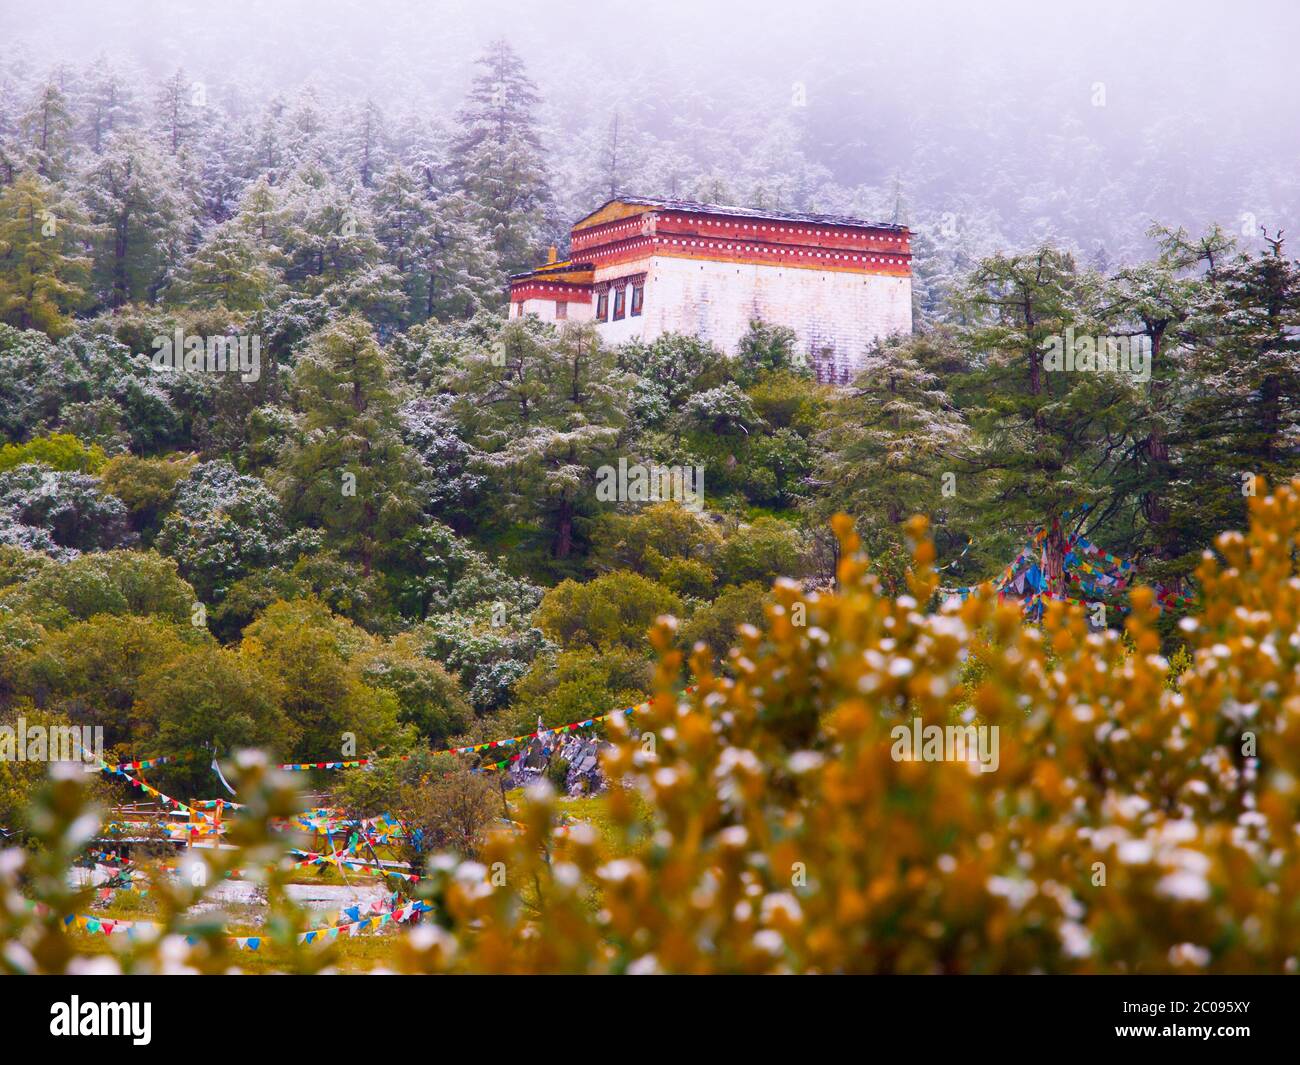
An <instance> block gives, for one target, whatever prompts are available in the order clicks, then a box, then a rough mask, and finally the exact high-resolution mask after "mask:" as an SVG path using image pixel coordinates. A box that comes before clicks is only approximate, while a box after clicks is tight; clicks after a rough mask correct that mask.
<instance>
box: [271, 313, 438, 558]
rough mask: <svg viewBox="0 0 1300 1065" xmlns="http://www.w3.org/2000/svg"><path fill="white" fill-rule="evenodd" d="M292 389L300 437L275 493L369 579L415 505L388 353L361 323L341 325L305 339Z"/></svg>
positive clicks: (414, 480)
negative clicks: (356, 563)
mask: <svg viewBox="0 0 1300 1065" xmlns="http://www.w3.org/2000/svg"><path fill="white" fill-rule="evenodd" d="M292 391H293V395H294V398H295V402H296V404H297V407H298V410H299V412H300V437H299V439H298V440H297V441H296V442H295V444H294V445H293V446H292V447H291V448H290V449H289V450H288V452H287V453H286V455H285V457H284V460H283V462H282V464H281V466H280V469H279V473H278V483H279V485H280V497H281V499H282V500H283V501H284V503H285V508H286V511H287V513H288V514H289V516H290V518H291V520H293V521H295V522H306V523H308V524H311V525H313V526H316V527H318V528H322V529H324V530H325V531H326V533H327V535H328V536H329V537H330V539H331V540H332V541H333V542H334V543H336V544H338V545H339V547H340V548H341V549H342V550H343V551H344V552H345V553H347V554H349V555H350V556H351V557H354V558H356V559H358V560H359V561H360V562H361V564H362V566H363V568H364V571H365V573H366V574H367V575H369V573H370V569H371V567H372V565H373V564H374V561H375V558H376V556H377V555H378V554H379V552H380V550H381V545H383V544H387V543H391V542H395V541H397V540H400V539H401V537H402V536H403V534H404V533H405V531H406V529H407V527H408V526H409V524H410V523H411V522H412V521H413V520H414V518H415V516H416V515H417V514H418V513H419V509H420V504H421V500H420V498H419V492H418V490H417V485H418V483H419V467H418V464H417V460H416V459H415V457H414V456H413V455H412V454H411V452H410V450H409V449H408V448H407V447H406V445H405V444H404V443H402V437H401V420H400V418H399V415H398V408H399V396H398V394H397V392H396V390H395V389H394V387H393V384H392V368H391V366H390V365H389V360H388V357H387V356H386V355H385V353H384V351H383V349H382V348H380V346H379V345H378V344H377V343H376V342H375V338H374V336H373V335H372V334H371V331H370V328H369V326H368V325H366V323H365V322H364V321H362V320H361V319H359V318H357V317H348V318H345V319H342V320H341V321H339V322H336V323H335V324H333V325H331V326H329V327H328V328H326V329H324V330H322V331H321V332H320V333H318V334H316V336H314V337H313V338H312V340H311V343H310V344H309V345H308V347H307V350H306V351H304V352H303V354H302V355H301V356H300V358H299V360H298V364H297V365H296V366H295V367H294V371H293V381H292Z"/></svg>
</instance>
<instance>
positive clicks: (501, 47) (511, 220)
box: [452, 40, 551, 271]
mask: <svg viewBox="0 0 1300 1065" xmlns="http://www.w3.org/2000/svg"><path fill="white" fill-rule="evenodd" d="M478 66H479V67H480V73H479V74H478V75H477V76H476V77H475V79H474V82H473V85H472V86H471V88H470V92H469V96H468V99H467V100H466V103H465V106H464V107H463V108H462V109H461V112H460V114H459V120H460V128H459V132H458V134H457V136H456V139H455V141H454V143H453V145H452V161H453V168H454V172H455V173H456V174H457V175H458V176H459V180H460V183H461V188H462V190H463V191H464V192H465V194H466V197H467V198H468V200H469V201H470V202H471V203H472V204H473V205H474V207H475V210H476V213H477V216H478V220H479V222H480V224H481V225H482V226H483V227H484V228H485V230H486V231H487V233H488V235H489V237H490V239H491V241H492V244H493V247H494V248H495V249H496V252H497V255H498V256H499V258H500V259H501V263H502V266H503V267H504V268H505V269H506V270H507V271H518V270H523V269H526V268H528V267H530V266H532V265H533V259H534V256H535V253H536V252H537V250H538V249H539V246H540V243H541V239H542V232H543V228H544V226H545V222H546V208H547V206H548V205H549V203H550V202H551V190H550V187H549V182H548V179H547V174H546V167H545V163H544V161H543V157H542V148H541V137H540V134H539V133H538V129H537V124H536V118H535V112H536V108H537V105H538V103H539V97H538V94H537V87H536V86H535V85H534V84H533V82H532V81H531V80H530V79H529V77H528V74H527V72H526V71H525V69H524V64H523V61H522V60H521V59H520V58H519V56H518V55H517V54H516V53H515V51H514V49H513V48H511V47H510V45H509V43H507V42H506V41H504V40H497V41H494V42H492V44H490V45H489V46H488V49H487V51H486V52H484V54H483V55H482V56H481V57H480V58H479V60H478Z"/></svg>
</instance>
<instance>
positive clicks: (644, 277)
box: [510, 197, 912, 384]
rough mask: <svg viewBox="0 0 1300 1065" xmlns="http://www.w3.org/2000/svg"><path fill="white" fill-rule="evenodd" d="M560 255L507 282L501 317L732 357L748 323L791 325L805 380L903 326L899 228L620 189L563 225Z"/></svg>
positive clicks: (906, 271) (847, 361) (905, 260)
mask: <svg viewBox="0 0 1300 1065" xmlns="http://www.w3.org/2000/svg"><path fill="white" fill-rule="evenodd" d="M569 247H570V258H569V259H568V260H565V261H563V262H559V261H556V260H555V256H554V254H553V253H552V256H551V261H550V262H548V263H547V264H546V265H545V266H543V267H540V268H539V269H537V270H532V271H529V272H528V273H525V274H516V275H515V276H513V277H512V278H511V279H510V314H511V316H513V317H521V316H523V315H526V314H536V315H537V316H538V317H539V318H541V319H543V320H544V321H553V322H564V321H579V322H595V324H596V328H597V332H598V333H599V334H600V336H601V337H602V339H604V340H605V341H607V342H608V343H611V344H620V343H623V342H624V341H627V340H633V339H640V340H653V339H654V338H655V337H656V336H658V335H659V334H661V333H667V332H677V333H687V334H693V335H695V336H699V337H701V338H702V339H705V340H709V341H711V342H712V343H714V344H716V345H717V346H718V347H719V348H721V349H722V350H724V351H727V352H729V353H733V354H734V353H735V350H736V346H737V344H738V343H739V341H740V338H741V337H742V336H743V335H744V334H745V332H746V331H747V330H748V328H749V323H750V322H751V321H753V320H754V319H761V320H762V321H763V322H766V323H768V324H770V325H782V326H787V327H789V328H790V329H792V330H794V333H795V335H796V336H797V337H798V340H799V345H800V348H801V350H802V352H803V353H804V354H805V355H806V356H807V358H808V359H809V361H810V362H811V363H812V365H813V366H814V367H815V368H816V370H817V376H818V379H819V380H822V381H828V382H832V383H835V384H843V383H846V382H848V381H849V380H851V379H852V377H853V375H854V373H855V372H856V369H857V367H858V366H859V365H860V363H861V360H862V357H863V355H864V354H865V353H866V350H867V348H868V347H869V345H870V344H871V343H872V341H874V340H876V339H878V338H880V337H885V336H889V335H891V334H894V333H910V332H911V331H912V254H911V233H910V232H909V231H908V229H907V227H906V226H898V225H891V224H888V223H877V222H863V221H860V220H858V219H854V218H843V217H838V216H832V215H810V214H787V213H782V212H770V211H753V210H747V209H744V208H736V207H722V206H718V205H716V204H701V203H690V202H687V201H682V200H653V199H644V198H639V197H623V198H620V199H616V200H611V201H610V202H609V203H606V204H605V205H603V206H602V207H600V208H598V209H597V210H596V211H593V212H592V213H591V214H589V215H587V217H585V218H583V219H581V220H580V221H578V222H576V223H575V224H574V226H573V229H572V232H571V235H570V240H569Z"/></svg>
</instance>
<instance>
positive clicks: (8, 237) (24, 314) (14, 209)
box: [0, 174, 90, 336]
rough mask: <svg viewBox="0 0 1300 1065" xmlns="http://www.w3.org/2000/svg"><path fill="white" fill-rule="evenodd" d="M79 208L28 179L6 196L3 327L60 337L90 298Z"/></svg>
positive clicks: (0, 275) (1, 222)
mask: <svg viewBox="0 0 1300 1065" xmlns="http://www.w3.org/2000/svg"><path fill="white" fill-rule="evenodd" d="M85 236H86V228H85V224H84V217H83V216H82V214H81V211H80V209H79V207H78V205H77V204H76V203H75V202H74V201H73V200H72V199H71V198H70V197H68V196H66V195H64V194H62V193H61V192H60V190H59V188H58V186H56V185H53V184H51V183H49V182H46V181H42V180H41V179H40V178H39V177H37V176H36V175H35V174H23V175H22V176H20V177H19V178H18V179H17V180H16V181H15V182H14V183H13V184H12V185H9V186H8V187H6V188H5V189H4V190H3V192H0V321H3V322H7V323H9V324H10V325H13V326H16V327H17V328H19V329H40V330H42V331H43V332H45V333H48V334H49V335H51V336H59V335H61V334H63V333H64V332H66V331H67V330H68V329H69V328H70V326H71V324H72V323H71V315H72V313H73V312H74V311H75V310H76V309H77V308H78V306H79V305H80V304H81V303H82V301H83V299H84V298H85V289H84V285H85V282H86V280H87V279H88V276H89V272H90V269H89V268H90V259H89V258H88V257H87V256H85V255H84V254H83V252H82V245H81V241H82V239H84V237H85Z"/></svg>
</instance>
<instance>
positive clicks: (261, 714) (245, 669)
mask: <svg viewBox="0 0 1300 1065" xmlns="http://www.w3.org/2000/svg"><path fill="white" fill-rule="evenodd" d="M278 680H279V678H278V677H276V676H275V674H274V673H272V672H270V671H268V670H264V669H262V668H259V663H258V662H257V661H256V660H255V659H253V658H250V657H248V656H245V655H243V654H240V653H239V652H237V651H234V650H231V649H229V648H225V647H219V646H217V645H216V644H215V643H205V644H203V645H201V646H199V647H195V648H194V649H193V650H188V651H185V652H183V653H181V654H180V655H178V656H176V657H174V658H170V659H168V660H166V661H164V662H161V663H159V664H158V665H157V666H155V667H154V668H153V669H151V670H149V671H148V672H147V673H146V674H145V675H144V676H142V677H141V678H140V689H139V694H138V697H137V699H136V703H135V708H134V717H135V719H136V721H137V722H138V724H137V729H138V735H139V736H143V737H148V742H149V745H150V749H151V750H163V751H168V752H176V753H182V752H196V753H197V755H198V756H197V758H196V759H195V760H194V761H192V762H188V763H177V764H174V765H172V766H170V767H169V768H168V776H169V779H180V780H183V781H184V782H185V784H186V785H187V791H189V792H193V791H197V790H200V789H202V790H210V789H211V787H212V771H211V769H210V768H209V761H210V758H211V756H212V755H219V756H225V755H227V754H229V753H231V752H233V751H236V750H240V749H242V748H245V747H255V746H261V747H264V748H266V749H268V750H271V751H274V752H277V753H281V752H288V751H291V750H293V749H294V742H295V740H296V738H297V737H298V735H299V734H300V732H301V727H300V725H299V724H298V723H297V722H295V721H294V720H292V718H291V717H290V715H289V714H288V713H286V710H285V708H284V706H283V705H282V703H281V690H280V688H279V687H278V685H277V681H278ZM155 745H156V746H155ZM136 749H137V750H139V748H138V747H137V748H136ZM282 756H283V755H282Z"/></svg>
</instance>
